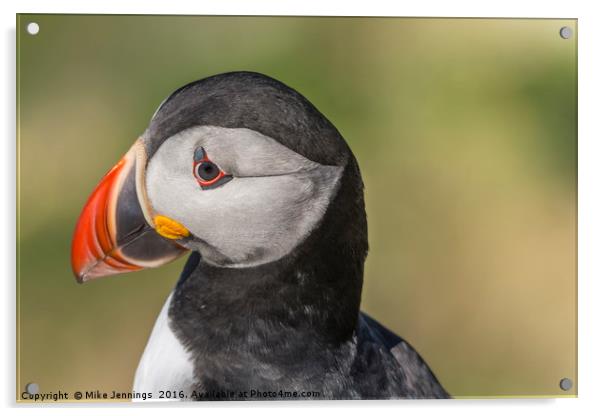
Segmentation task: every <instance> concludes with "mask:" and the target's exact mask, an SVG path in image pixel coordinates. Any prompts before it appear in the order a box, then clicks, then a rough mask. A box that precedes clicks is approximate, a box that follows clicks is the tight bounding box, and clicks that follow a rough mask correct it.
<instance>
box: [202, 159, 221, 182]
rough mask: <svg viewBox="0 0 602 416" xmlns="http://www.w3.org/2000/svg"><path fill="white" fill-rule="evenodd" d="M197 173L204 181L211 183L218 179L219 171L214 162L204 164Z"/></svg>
mask: <svg viewBox="0 0 602 416" xmlns="http://www.w3.org/2000/svg"><path fill="white" fill-rule="evenodd" d="M197 173H198V175H199V177H200V178H201V179H203V180H204V181H210V180H212V179H215V178H216V177H217V175H218V174H219V169H218V168H217V166H216V165H215V164H214V163H212V162H203V163H201V164H200V165H199V166H198V168H197Z"/></svg>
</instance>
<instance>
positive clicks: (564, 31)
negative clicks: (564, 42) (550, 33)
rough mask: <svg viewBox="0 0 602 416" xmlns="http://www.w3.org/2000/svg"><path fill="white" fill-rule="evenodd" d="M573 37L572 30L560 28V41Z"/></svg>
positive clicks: (566, 27) (564, 27)
mask: <svg viewBox="0 0 602 416" xmlns="http://www.w3.org/2000/svg"><path fill="white" fill-rule="evenodd" d="M572 36H573V29H571V28H570V27H568V26H563V27H561V28H560V37H561V38H562V39H570V38H571V37H572Z"/></svg>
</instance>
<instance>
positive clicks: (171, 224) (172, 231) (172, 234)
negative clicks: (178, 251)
mask: <svg viewBox="0 0 602 416" xmlns="http://www.w3.org/2000/svg"><path fill="white" fill-rule="evenodd" d="M155 231H157V233H159V234H160V235H162V236H163V237H165V238H169V239H170V240H177V239H179V238H184V237H188V236H189V235H190V231H188V229H187V228H186V227H184V226H183V225H182V224H180V223H179V222H177V221H175V220H172V219H171V218H168V217H164V216H163V215H157V216H156V217H155Z"/></svg>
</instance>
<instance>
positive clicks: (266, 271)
mask: <svg viewBox="0 0 602 416" xmlns="http://www.w3.org/2000/svg"><path fill="white" fill-rule="evenodd" d="M366 252H367V229H366V217H365V210H364V200H363V185H362V182H361V177H360V175H359V169H358V168H357V164H356V162H355V160H354V159H352V160H351V161H350V163H348V165H347V167H346V168H345V172H344V174H343V175H342V178H341V184H340V187H339V190H338V192H337V195H336V196H335V198H334V199H333V201H332V202H331V204H330V205H329V207H328V209H327V210H326V213H325V214H324V217H323V218H322V220H321V222H320V223H319V225H318V226H317V228H316V229H314V230H313V231H312V233H311V234H310V235H309V236H308V237H307V238H306V239H305V240H304V241H303V242H302V243H301V244H300V245H299V246H297V248H296V249H295V250H293V252H291V253H289V254H288V255H287V256H285V257H284V258H282V259H280V260H278V261H275V262H272V263H269V264H264V265H260V266H255V267H251V268H226V267H217V266H212V265H210V264H208V263H206V262H204V261H203V260H202V259H200V256H199V255H198V254H193V255H191V259H190V260H189V262H188V263H187V266H186V268H185V270H184V273H183V276H185V275H186V274H187V273H188V276H187V277H183V278H182V279H181V280H180V281H179V282H178V284H177V286H176V288H175V290H174V296H173V299H172V304H171V307H170V311H169V315H170V318H171V322H172V327H173V329H174V331H175V332H176V334H177V335H178V338H179V339H180V340H181V341H182V342H183V343H184V344H185V345H186V346H187V347H188V348H189V349H190V350H191V351H193V352H196V353H198V354H202V355H204V356H211V355H213V354H219V355H221V356H223V354H228V353H231V354H232V355H237V354H239V355H240V353H244V354H253V353H254V352H258V353H259V351H261V353H262V354H264V355H265V354H266V353H267V351H269V357H270V359H273V360H279V359H281V360H285V359H287V356H295V360H297V361H298V356H299V354H302V353H303V350H305V349H306V348H308V345H307V344H308V342H309V341H308V340H311V342H312V343H314V344H315V345H318V344H319V345H320V348H332V349H336V348H338V347H340V346H341V345H343V344H344V343H346V342H348V341H350V340H351V339H352V337H353V334H354V330H355V328H356V324H357V317H358V312H359V303H360V297H361V288H362V281H363V266H364V260H365V256H366ZM193 256H194V257H193ZM195 263H196V265H195ZM186 269H188V270H186ZM266 357H267V356H266ZM266 359H267V358H266Z"/></svg>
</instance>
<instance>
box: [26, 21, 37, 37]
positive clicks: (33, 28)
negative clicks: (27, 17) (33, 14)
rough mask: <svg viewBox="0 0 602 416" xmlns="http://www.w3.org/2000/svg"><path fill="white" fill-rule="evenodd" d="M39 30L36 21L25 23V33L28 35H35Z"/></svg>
mask: <svg viewBox="0 0 602 416" xmlns="http://www.w3.org/2000/svg"><path fill="white" fill-rule="evenodd" d="M39 31H40V25H39V24H37V23H36V22H31V23H29V24H27V33H29V34H30V35H32V36H33V35H37V34H38V32H39Z"/></svg>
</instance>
